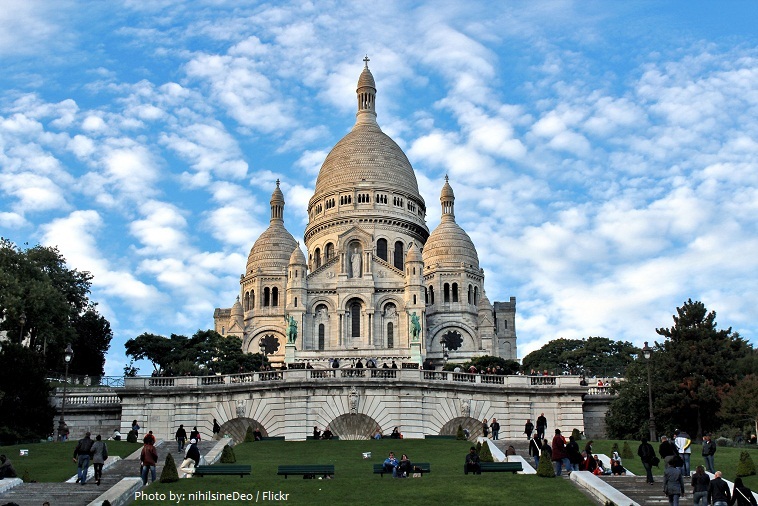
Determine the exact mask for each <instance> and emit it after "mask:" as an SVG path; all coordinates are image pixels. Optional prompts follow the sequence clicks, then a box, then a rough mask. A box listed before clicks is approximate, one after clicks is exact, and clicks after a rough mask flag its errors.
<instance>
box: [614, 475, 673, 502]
mask: <svg viewBox="0 0 758 506" xmlns="http://www.w3.org/2000/svg"><path fill="white" fill-rule="evenodd" d="M600 479H602V480H603V481H604V482H606V483H607V484H609V485H610V486H612V487H613V488H615V489H616V490H618V491H619V492H621V493H623V494H624V495H626V496H628V497H629V498H630V499H632V500H634V501H636V502H638V503H640V504H645V505H648V504H650V505H657V504H661V505H664V504H668V503H669V501H668V498H667V497H666V496H665V495H663V483H662V482H661V481H660V478H659V481H658V482H656V483H653V484H652V485H650V484H648V483H647V481H645V480H646V479H645V477H644V476H600Z"/></svg>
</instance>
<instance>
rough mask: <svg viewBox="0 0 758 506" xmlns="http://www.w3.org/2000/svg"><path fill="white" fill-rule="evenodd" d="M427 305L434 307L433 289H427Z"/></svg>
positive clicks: (431, 287)
mask: <svg viewBox="0 0 758 506" xmlns="http://www.w3.org/2000/svg"><path fill="white" fill-rule="evenodd" d="M429 304H431V305H432V306H433V305H434V287H433V286H430V287H429Z"/></svg>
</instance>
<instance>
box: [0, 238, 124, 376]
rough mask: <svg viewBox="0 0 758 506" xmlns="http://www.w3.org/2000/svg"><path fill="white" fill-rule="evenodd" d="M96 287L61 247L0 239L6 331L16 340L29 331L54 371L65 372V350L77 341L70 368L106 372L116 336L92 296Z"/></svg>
mask: <svg viewBox="0 0 758 506" xmlns="http://www.w3.org/2000/svg"><path fill="white" fill-rule="evenodd" d="M91 285H92V275H91V274H90V273H89V272H86V271H78V270H76V269H70V268H68V266H67V265H66V260H65V258H63V256H62V255H61V254H60V252H59V251H58V249H57V248H54V247H45V246H39V245H38V246H34V247H32V248H28V249H25V250H22V249H20V248H18V247H17V246H16V245H15V244H14V243H13V242H11V241H9V240H7V239H0V286H1V287H2V290H0V316H2V318H1V319H0V330H5V331H7V333H8V336H10V337H11V339H12V340H14V341H15V342H18V340H19V338H20V337H21V335H22V334H23V337H24V339H25V340H26V339H28V344H29V347H30V348H31V349H33V350H37V351H38V352H40V353H41V354H42V355H43V357H44V359H45V367H46V368H47V369H48V370H53V371H59V370H60V366H61V365H62V364H63V360H62V357H63V350H64V349H65V348H66V345H67V344H68V343H71V345H72V347H73V348H74V351H75V354H74V360H73V361H72V363H71V366H70V372H72V373H74V374H92V375H101V374H102V368H103V360H104V357H105V352H106V351H107V350H108V347H109V346H110V340H111V337H112V334H111V332H110V325H109V324H108V322H107V321H106V320H105V319H104V318H103V317H102V316H100V315H99V314H98V313H97V310H96V305H95V304H94V303H93V302H92V301H90V300H89V294H90V288H91ZM22 316H23V325H22ZM80 333H81V335H80ZM92 354H98V355H99V356H92ZM80 356H81V357H83V358H79V357H80Z"/></svg>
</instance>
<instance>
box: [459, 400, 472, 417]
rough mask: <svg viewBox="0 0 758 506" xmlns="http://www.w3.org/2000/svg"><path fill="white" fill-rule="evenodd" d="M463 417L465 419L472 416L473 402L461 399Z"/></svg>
mask: <svg viewBox="0 0 758 506" xmlns="http://www.w3.org/2000/svg"><path fill="white" fill-rule="evenodd" d="M461 416H462V417H464V418H469V417H470V416H471V402H470V401H467V400H466V399H461Z"/></svg>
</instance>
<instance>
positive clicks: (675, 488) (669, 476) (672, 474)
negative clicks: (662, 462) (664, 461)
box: [663, 462, 684, 506]
mask: <svg viewBox="0 0 758 506" xmlns="http://www.w3.org/2000/svg"><path fill="white" fill-rule="evenodd" d="M663 493H664V494H666V496H667V497H668V498H669V504H670V505H671V506H679V498H680V497H681V496H683V495H684V479H683V478H682V471H681V470H680V469H679V468H678V467H675V465H674V462H669V463H668V466H666V471H664V473H663Z"/></svg>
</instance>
